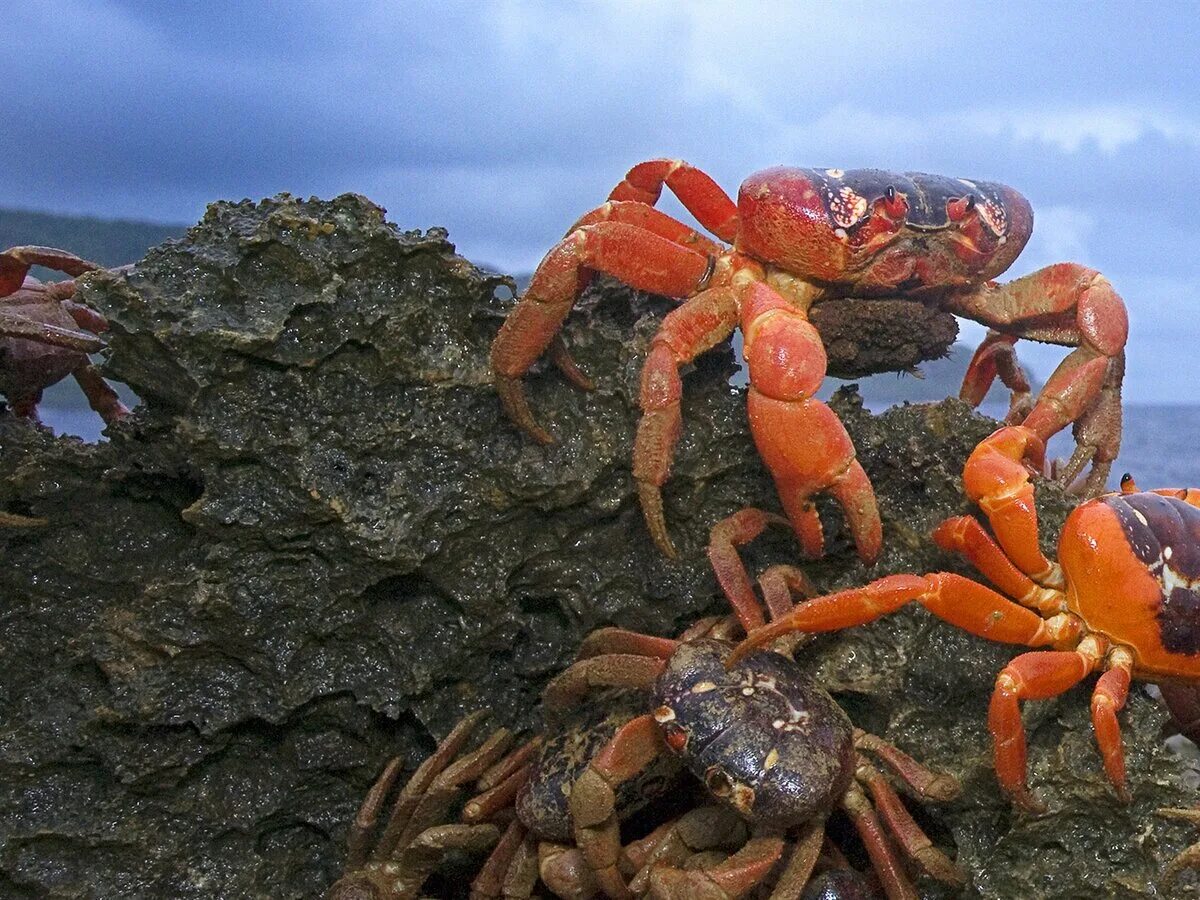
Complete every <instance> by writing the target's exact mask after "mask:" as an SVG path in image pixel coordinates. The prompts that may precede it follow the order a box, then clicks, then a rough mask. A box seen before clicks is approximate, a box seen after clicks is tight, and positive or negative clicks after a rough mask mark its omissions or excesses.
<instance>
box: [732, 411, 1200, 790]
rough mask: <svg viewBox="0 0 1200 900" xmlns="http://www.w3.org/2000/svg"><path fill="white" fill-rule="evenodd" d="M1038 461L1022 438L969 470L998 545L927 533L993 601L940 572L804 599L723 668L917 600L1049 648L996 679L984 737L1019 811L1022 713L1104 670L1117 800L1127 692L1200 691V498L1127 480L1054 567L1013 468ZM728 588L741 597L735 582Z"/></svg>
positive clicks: (1078, 525)
mask: <svg viewBox="0 0 1200 900" xmlns="http://www.w3.org/2000/svg"><path fill="white" fill-rule="evenodd" d="M1042 453H1043V445H1042V442H1041V439H1040V437H1039V436H1038V435H1037V434H1036V433H1035V432H1033V431H1032V430H1031V429H1029V428H1026V427H1023V426H1010V427H1007V428H1002V429H1000V430H999V431H997V432H995V433H994V434H992V435H991V436H990V437H988V438H986V439H985V440H984V441H983V442H982V443H980V445H979V446H978V447H977V448H976V449H975V451H974V452H973V453H972V454H971V456H970V458H969V459H968V460H967V463H966V466H965V467H964V469H963V485H964V487H965V489H966V492H967V494H968V495H969V496H970V498H971V499H972V500H973V501H975V502H976V503H978V504H979V506H980V508H981V509H982V510H983V512H984V513H985V514H986V515H987V518H988V521H989V522H990V523H991V526H992V531H993V532H994V533H995V538H994V539H993V538H992V537H991V535H989V534H988V533H987V532H986V531H985V530H984V528H983V526H982V525H981V524H980V523H979V521H978V520H977V519H975V518H972V517H970V516H959V517H955V518H951V519H947V520H946V521H945V522H943V523H942V524H941V525H939V526H938V527H937V529H936V530H935V531H934V533H933V537H934V540H935V541H936V542H937V544H938V545H939V546H940V547H942V548H943V549H945V550H951V551H957V552H960V553H962V554H963V555H964V556H966V557H967V559H968V560H970V561H971V563H972V564H973V565H974V566H975V567H976V568H977V569H978V570H979V571H980V572H982V573H983V574H984V575H985V576H986V577H987V578H988V579H989V580H990V581H991V582H992V583H993V584H995V585H996V587H997V588H999V589H1000V591H1001V592H1002V593H998V592H997V591H995V590H992V589H991V588H988V587H985V586H983V585H982V584H978V583H976V582H974V581H971V580H970V579H968V578H964V577H962V576H961V575H955V574H951V573H949V572H935V573H932V574H929V575H924V576H916V575H893V576H890V577H888V578H881V579H879V580H878V581H874V582H872V583H870V584H868V585H866V586H865V587H861V588H855V589H852V590H847V591H841V592H839V593H836V594H829V595H826V596H824V597H818V598H816V599H814V600H809V601H807V602H806V603H804V604H803V605H801V606H798V607H797V608H796V609H795V610H794V611H793V612H791V613H789V614H788V615H786V616H784V617H782V618H781V619H779V620H778V621H776V622H774V623H771V624H769V625H766V626H764V627H762V628H759V629H757V630H755V631H754V632H753V633H752V634H751V635H750V637H749V638H747V639H746V640H745V641H743V642H742V643H741V644H740V645H739V646H738V648H737V649H736V650H735V651H734V652H733V653H732V654H731V656H730V663H731V664H733V663H735V662H736V661H737V660H738V659H740V658H741V657H742V656H744V655H745V654H746V653H747V652H749V651H750V650H752V649H753V648H755V647H758V646H760V645H762V644H764V643H767V642H769V641H771V640H774V639H775V638H777V637H779V636H780V635H783V634H786V633H789V632H794V631H804V632H821V631H836V630H840V629H842V628H849V627H851V626H853V625H861V624H864V623H866V622H870V621H872V620H874V619H877V618H879V617H880V616H882V615H885V614H887V613H890V612H893V611H895V610H897V609H899V608H900V607H902V606H904V605H905V604H908V603H911V602H913V601H916V602H918V603H920V604H922V605H923V606H924V607H925V608H926V609H928V610H929V611H930V612H932V613H933V614H934V615H936V616H938V617H939V618H941V619H944V620H945V621H947V622H949V623H951V624H952V625H957V626H958V627H959V628H963V629H965V630H966V631H969V632H971V633H972V634H976V635H979V636H980V637H986V638H990V639H991V640H995V641H1002V642H1005V643H1015V644H1025V645H1027V646H1030V647H1050V648H1052V649H1051V650H1050V651H1048V652H1034V653H1024V654H1022V655H1020V656H1018V657H1016V658H1015V659H1013V660H1012V661H1011V662H1010V663H1009V664H1008V665H1007V666H1006V667H1005V668H1004V670H1003V671H1002V672H1001V673H1000V675H999V677H998V678H997V679H996V688H995V691H994V692H993V694H992V700H991V706H990V709H989V711H988V728H989V730H990V731H991V733H992V738H993V740H994V742H995V764H996V774H997V777H998V778H999V781H1000V785H1001V787H1002V788H1003V789H1004V790H1005V791H1006V792H1007V793H1008V794H1009V795H1010V797H1011V798H1012V800H1013V802H1015V803H1016V804H1017V805H1019V806H1021V807H1023V808H1026V809H1030V810H1039V809H1041V808H1042V806H1041V804H1040V803H1039V801H1038V800H1037V799H1036V798H1035V797H1034V795H1033V794H1032V793H1031V792H1030V790H1029V788H1028V786H1027V781H1026V756H1025V731H1024V728H1023V726H1022V723H1021V712H1020V702H1021V701H1022V700H1041V699H1046V698H1048V697H1054V696H1057V695H1059V694H1061V693H1063V692H1065V691H1067V690H1068V689H1070V688H1071V687H1073V686H1074V685H1076V684H1078V683H1079V682H1080V681H1082V680H1083V679H1084V678H1085V677H1086V676H1087V675H1089V674H1090V673H1092V672H1095V671H1097V670H1101V671H1103V674H1102V675H1101V676H1100V679H1099V681H1098V682H1097V684H1096V688H1095V690H1094V692H1093V693H1092V723H1093V725H1094V727H1095V731H1096V740H1097V743H1098V744H1099V747H1100V753H1101V756H1102V758H1103V762H1104V769H1105V771H1106V773H1107V774H1108V777H1109V780H1110V781H1111V782H1112V784H1113V786H1114V788H1115V789H1116V791H1117V794H1118V796H1120V797H1121V799H1122V800H1127V799H1128V792H1127V790H1126V787H1125V757H1124V752H1123V750H1122V747H1121V734H1120V728H1119V726H1118V724H1117V714H1118V713H1119V712H1120V711H1121V708H1122V707H1123V706H1124V705H1125V700H1126V697H1127V695H1128V693H1129V684H1130V680H1131V679H1132V678H1133V677H1141V678H1145V679H1149V680H1151V681H1159V680H1178V681H1182V682H1191V683H1193V684H1194V683H1196V682H1197V681H1200V508H1198V507H1200V491H1198V490H1195V489H1190V490H1158V491H1139V490H1138V489H1137V487H1136V485H1134V483H1133V479H1132V478H1131V477H1129V476H1128V475H1126V476H1125V477H1124V478H1123V479H1122V482H1121V491H1120V492H1118V493H1110V494H1105V495H1103V496H1101V497H1098V498H1096V499H1094V500H1090V501H1087V502H1086V503H1083V504H1081V505H1079V506H1078V507H1076V508H1075V509H1074V510H1073V511H1072V512H1071V514H1070V515H1069V516H1068V517H1067V520H1066V522H1065V523H1064V524H1063V529H1062V533H1061V534H1060V536H1059V539H1058V562H1051V561H1050V560H1049V559H1047V558H1046V557H1045V556H1044V555H1043V554H1042V551H1041V549H1040V548H1039V546H1038V523H1037V513H1036V511H1035V509H1034V504H1033V485H1032V484H1031V483H1030V480H1029V478H1030V476H1029V472H1028V470H1027V469H1026V467H1025V466H1024V465H1023V464H1022V460H1023V459H1024V458H1026V457H1031V458H1032V459H1033V461H1034V462H1035V463H1038V462H1040V459H1041V456H1042ZM731 589H732V590H734V591H738V590H740V588H739V587H738V586H737V585H736V584H734V583H732V582H731ZM1010 597H1011V598H1013V599H1012V600H1010V599H1008V598H1010ZM1014 601H1016V602H1014Z"/></svg>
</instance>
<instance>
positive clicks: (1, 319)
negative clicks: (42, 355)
mask: <svg viewBox="0 0 1200 900" xmlns="http://www.w3.org/2000/svg"><path fill="white" fill-rule="evenodd" d="M0 337H8V338H20V339H21V340H26V341H37V342H38V343H39V344H50V345H52V346H55V347H64V348H65V349H67V350H78V351H79V352H80V353H94V352H96V351H97V350H102V349H103V348H104V341H102V340H100V338H98V337H96V336H95V335H93V334H87V333H85V332H82V331H72V330H71V329H70V328H59V327H58V326H57V325H50V324H48V323H46V322H37V321H34V320H33V319H29V318H26V317H25V316H20V315H15V314H13V313H9V312H3V311H0Z"/></svg>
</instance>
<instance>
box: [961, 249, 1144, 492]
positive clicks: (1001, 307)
mask: <svg viewBox="0 0 1200 900" xmlns="http://www.w3.org/2000/svg"><path fill="white" fill-rule="evenodd" d="M947 305H948V308H950V309H951V310H952V311H953V312H956V313H959V314H962V315H966V316H969V317H971V318H973V319H975V320H976V321H979V322H983V323H985V324H987V325H989V326H991V327H992V328H994V329H996V330H997V331H1000V332H1004V333H1006V334H1008V335H1015V336H1016V337H1025V338H1029V339H1031V340H1035V341H1045V342H1048V343H1054V344H1063V345H1066V346H1073V347H1076V348H1077V349H1076V350H1074V351H1072V352H1071V353H1070V355H1068V356H1067V358H1066V359H1064V360H1063V362H1062V363H1061V364H1060V365H1059V367H1058V369H1057V370H1056V371H1055V372H1054V374H1053V375H1052V376H1051V377H1050V380H1049V381H1048V382H1047V383H1046V387H1045V388H1044V389H1043V391H1042V394H1041V396H1040V397H1038V400H1037V402H1036V403H1035V404H1034V407H1033V410H1032V411H1031V412H1030V413H1029V415H1028V416H1027V417H1026V418H1025V420H1024V422H1023V423H1022V424H1024V425H1025V426H1026V427H1028V428H1030V429H1032V430H1033V431H1034V432H1035V433H1036V434H1037V435H1038V437H1040V438H1041V439H1042V440H1043V441H1046V440H1049V439H1050V437H1051V435H1054V434H1056V433H1057V432H1058V431H1060V430H1062V428H1064V427H1065V426H1066V425H1068V424H1069V423H1071V422H1075V423H1077V424H1076V438H1077V441H1078V446H1077V449H1076V451H1075V453H1074V454H1073V455H1072V457H1071V460H1070V462H1069V463H1068V464H1067V468H1066V470H1065V471H1064V473H1063V480H1064V481H1065V482H1067V483H1069V482H1070V481H1071V480H1072V479H1073V478H1074V477H1075V475H1077V474H1078V473H1079V471H1080V470H1082V468H1083V467H1084V466H1086V465H1087V464H1088V462H1092V463H1093V466H1092V471H1091V473H1090V474H1089V475H1088V480H1087V485H1086V494H1087V496H1094V495H1096V494H1098V493H1100V492H1101V491H1102V490H1103V489H1104V483H1105V480H1106V479H1107V477H1108V471H1109V469H1110V468H1111V466H1112V461H1113V459H1115V458H1116V455H1117V450H1118V449H1119V448H1120V443H1121V405H1120V396H1121V378H1122V377H1123V375H1124V347H1125V341H1126V339H1127V337H1128V335H1129V321H1128V317H1127V315H1126V312H1125V304H1124V303H1123V302H1122V301H1121V298H1120V296H1118V294H1117V292H1116V291H1114V290H1113V288H1112V285H1111V284H1110V283H1109V281H1108V279H1107V278H1105V277H1104V276H1103V275H1101V274H1100V273H1099V272H1096V271H1095V270H1093V269H1088V268H1086V267H1084V266H1080V265H1076V264H1074V263H1059V264H1058V265H1053V266H1047V267H1046V268H1044V269H1041V270H1039V271H1037V272H1034V273H1032V274H1030V275H1026V276H1025V277H1023V278H1018V279H1016V280H1014V281H1010V282H1008V283H1007V284H999V285H998V284H995V283H989V284H986V285H983V286H982V287H980V288H979V289H977V290H976V291H973V292H971V293H967V294H962V295H959V296H956V297H953V298H952V299H951V301H950V302H949V303H948V304H947ZM994 343H995V342H994V341H992V340H991V338H989V340H988V341H985V345H989V344H994ZM1010 347H1011V345H1010ZM997 349H998V348H997ZM981 351H982V352H981V353H977V354H976V357H975V358H974V359H973V360H972V361H971V367H970V368H969V369H968V370H967V375H966V378H965V379H964V381H963V389H962V396H963V397H964V399H971V400H975V399H977V398H978V399H982V397H983V395H984V394H986V393H987V388H988V385H990V383H991V380H992V378H993V377H995V375H996V374H997V371H999V369H998V368H997V366H998V365H999V363H998V360H997V358H996V356H995V355H994V354H993V352H992V350H991V347H988V349H987V350H985V349H984V348H981ZM1005 365H1010V363H1005ZM1012 365H1015V363H1013V364H1012ZM1002 374H1003V373H1002Z"/></svg>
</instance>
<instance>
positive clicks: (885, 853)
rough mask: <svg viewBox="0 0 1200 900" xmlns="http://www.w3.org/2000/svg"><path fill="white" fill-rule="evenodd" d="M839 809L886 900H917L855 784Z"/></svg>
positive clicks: (872, 811) (864, 797) (893, 852)
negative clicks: (847, 818) (846, 817)
mask: <svg viewBox="0 0 1200 900" xmlns="http://www.w3.org/2000/svg"><path fill="white" fill-rule="evenodd" d="M842 809H843V810H845V811H846V815H848V816H849V817H850V821H851V822H853V823H854V828H855V830H856V831H857V832H858V836H859V837H860V838H862V842H863V846H864V847H866V848H867V855H868V856H869V857H870V858H871V868H872V869H874V870H875V874H877V875H878V876H879V880H880V882H881V883H882V885H883V892H884V894H886V895H887V898H888V900H920V897H919V895H918V894H917V891H916V889H915V888H914V887H913V886H912V883H911V882H910V881H909V880H908V876H907V875H905V874H904V867H903V866H902V865H901V864H900V860H899V859H897V858H896V854H895V851H893V850H892V847H891V844H889V843H888V839H887V836H886V835H885V834H884V833H883V825H882V824H881V823H880V821H879V817H878V816H877V815H875V810H874V808H873V807H872V806H871V801H870V800H868V799H867V795H866V794H864V793H863V792H862V788H860V787H859V786H858V785H857V784H855V783H853V782H851V784H850V787H849V789H848V790H847V791H846V796H845V797H844V798H843V799H842Z"/></svg>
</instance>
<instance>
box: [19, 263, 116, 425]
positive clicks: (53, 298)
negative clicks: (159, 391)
mask: <svg viewBox="0 0 1200 900" xmlns="http://www.w3.org/2000/svg"><path fill="white" fill-rule="evenodd" d="M33 266H46V267H47V268H50V269H55V270H57V271H59V272H63V273H65V274H67V275H70V276H71V280H69V281H59V282H52V283H45V284H44V283H42V282H41V281H39V280H38V279H36V278H32V277H30V275H29V270H30V268H32V267H33ZM98 268H100V267H99V266H97V265H96V264H95V263H90V262H87V261H86V260H83V259H80V258H79V257H78V256H75V255H74V254H72V253H68V252H67V251H65V250H55V249H53V248H51V247H13V248H11V249H8V250H5V251H3V252H0V394H3V395H4V396H5V397H6V398H7V400H8V403H9V406H10V407H11V408H12V410H13V412H14V413H16V414H17V415H18V416H24V417H26V418H30V419H33V420H35V421H36V420H37V404H38V403H39V402H40V400H41V399H42V391H43V390H45V389H46V388H48V387H49V386H50V385H52V384H56V383H57V382H59V381H61V380H62V379H63V378H65V377H67V376H68V375H71V376H73V377H74V378H75V380H76V381H77V382H78V383H79V387H80V388H81V389H82V390H83V393H84V396H86V397H87V401H88V404H89V405H90V406H91V407H92V409H94V410H95V411H96V412H97V413H99V414H100V417H101V418H102V419H104V421H105V422H106V423H108V424H112V423H113V422H115V421H116V420H117V419H119V418H121V417H122V416H124V415H125V414H126V413H128V410H127V409H126V408H125V407H124V406H123V405H122V404H121V401H120V400H119V399H118V398H117V394H116V392H115V391H114V390H113V389H112V388H111V387H109V386H108V384H107V383H106V382H105V381H104V379H103V378H101V377H100V373H99V372H97V371H96V368H95V367H94V366H93V365H92V364H91V361H90V360H89V359H88V354H89V353H94V352H95V351H97V350H100V349H101V348H103V347H104V342H103V341H102V340H100V339H99V338H98V337H97V336H96V335H98V334H101V333H103V332H105V331H107V330H108V322H107V321H106V320H105V319H104V317H103V316H101V315H100V314H99V313H96V312H94V311H93V310H90V309H88V308H87V307H85V306H82V305H80V304H78V303H76V302H74V300H73V299H72V298H73V297H74V296H75V288H76V285H75V280H74V279H75V278H77V277H79V276H80V275H83V274H85V273H87V272H91V271H94V270H96V269H98Z"/></svg>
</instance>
